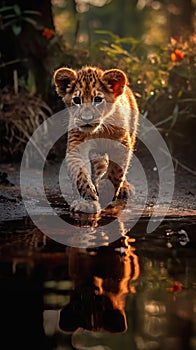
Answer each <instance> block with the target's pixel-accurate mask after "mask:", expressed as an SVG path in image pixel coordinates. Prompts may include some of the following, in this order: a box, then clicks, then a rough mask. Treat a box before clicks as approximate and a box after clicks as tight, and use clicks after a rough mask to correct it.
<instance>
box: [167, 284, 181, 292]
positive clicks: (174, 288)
mask: <svg viewBox="0 0 196 350" xmlns="http://www.w3.org/2000/svg"><path fill="white" fill-rule="evenodd" d="M181 290H182V285H181V283H179V282H174V283H173V285H172V286H171V287H170V288H167V291H168V292H170V293H175V292H180V291H181Z"/></svg>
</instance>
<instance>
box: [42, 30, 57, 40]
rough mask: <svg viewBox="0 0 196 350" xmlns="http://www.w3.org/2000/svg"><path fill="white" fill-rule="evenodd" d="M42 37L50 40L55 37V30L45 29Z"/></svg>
mask: <svg viewBox="0 0 196 350" xmlns="http://www.w3.org/2000/svg"><path fill="white" fill-rule="evenodd" d="M42 36H44V37H45V38H46V39H47V40H50V39H51V38H52V37H53V36H54V30H52V29H50V28H44V30H43V31H42Z"/></svg>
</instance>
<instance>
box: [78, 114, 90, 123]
mask: <svg viewBox="0 0 196 350" xmlns="http://www.w3.org/2000/svg"><path fill="white" fill-rule="evenodd" d="M81 119H82V121H83V122H85V123H89V122H91V121H92V120H93V115H92V114H82V116H81Z"/></svg>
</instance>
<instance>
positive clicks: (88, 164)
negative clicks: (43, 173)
mask: <svg viewBox="0 0 196 350" xmlns="http://www.w3.org/2000/svg"><path fill="white" fill-rule="evenodd" d="M54 83H55V86H56V91H57V93H58V94H59V95H60V96H61V97H62V99H63V101H64V103H65V106H66V107H70V108H69V114H70V121H69V132H68V146H67V151H66V163H67V170H68V174H69V176H70V179H71V181H72V185H73V188H74V190H75V192H77V194H79V198H78V199H76V200H74V202H73V203H72V205H71V210H73V211H77V212H90V213H96V212H99V211H100V210H101V207H100V204H99V182H100V181H101V180H102V179H108V180H110V181H111V183H112V184H113V186H114V196H113V198H112V201H113V203H114V204H115V201H117V200H126V199H127V197H128V195H129V193H130V190H131V186H130V185H129V183H128V181H127V180H126V173H127V170H128V166H129V164H130V161H131V158H132V154H133V150H134V145H135V140H136V132H137V125H138V114H139V113H138V106H137V102H136V99H135V97H134V94H133V92H132V90H131V89H130V87H129V82H128V79H127V76H126V74H125V73H124V72H123V71H121V70H119V69H110V70H106V71H103V70H101V69H99V68H98V67H91V66H89V67H88V66H87V67H82V69H81V70H79V71H75V70H73V69H69V68H64V67H63V68H59V69H57V70H56V71H55V73H54Z"/></svg>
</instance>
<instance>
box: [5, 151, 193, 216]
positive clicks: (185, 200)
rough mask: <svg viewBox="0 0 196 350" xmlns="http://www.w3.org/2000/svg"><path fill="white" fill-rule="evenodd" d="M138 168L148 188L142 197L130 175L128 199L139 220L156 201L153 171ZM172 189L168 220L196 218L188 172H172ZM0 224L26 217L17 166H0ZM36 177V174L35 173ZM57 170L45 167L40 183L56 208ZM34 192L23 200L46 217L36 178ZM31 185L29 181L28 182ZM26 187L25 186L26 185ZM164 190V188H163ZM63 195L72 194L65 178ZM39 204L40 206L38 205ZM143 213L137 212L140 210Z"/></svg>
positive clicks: (146, 161)
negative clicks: (132, 193)
mask: <svg viewBox="0 0 196 350" xmlns="http://www.w3.org/2000/svg"><path fill="white" fill-rule="evenodd" d="M142 161H143V163H142V166H143V168H144V171H145V176H146V181H147V184H148V193H147V194H146V187H145V184H144V183H143V179H140V178H138V177H137V174H133V178H131V182H132V183H133V184H134V186H135V189H136V193H135V195H134V196H133V198H132V199H131V202H132V204H131V213H132V215H134V214H138V211H139V212H140V213H141V215H142V216H150V215H151V213H152V211H153V208H154V206H155V204H156V200H157V191H158V186H159V185H158V178H157V171H156V168H155V167H154V164H153V162H152V161H151V160H149V159H145V157H144V158H143V159H142ZM174 171H175V172H174V176H175V187H174V193H173V198H172V201H171V204H170V207H169V210H168V211H167V213H166V216H169V217H179V218H180V217H187V216H195V215H196V181H195V179H196V176H195V174H194V172H190V171H189V170H188V169H185V168H183V167H181V166H179V165H178V167H177V168H176V169H174ZM0 174H1V178H0V180H1V181H0V220H1V221H5V220H13V219H19V218H21V217H25V216H27V215H28V214H27V212H26V209H25V206H24V203H23V199H22V197H21V192H20V164H13V163H12V164H10V163H6V164H5V163H4V164H0ZM35 174H36V171H35ZM58 176H59V166H58V165H57V163H49V164H48V166H47V167H46V170H45V171H44V183H45V189H46V193H47V195H48V196H49V197H50V198H53V200H54V201H55V203H56V204H57V206H58V204H59V203H58V201H59V199H60V198H61V197H62V196H61V193H60V192H59V186H58ZM34 182H35V183H34V189H32V188H31V185H30V186H29V188H28V189H27V193H28V194H27V196H29V200H30V201H31V203H32V207H34V209H35V211H37V212H38V213H39V214H40V213H41V214H46V213H47V212H45V208H44V207H42V206H41V204H40V203H41V202H40V200H39V186H38V185H37V184H36V176H35V181H34ZM31 183H32V178H31ZM27 186H28V185H27ZM165 187H166V188H167V186H165ZM64 191H65V192H66V193H67V195H68V197H69V198H71V196H72V192H71V191H72V190H71V185H70V181H69V179H68V178H65V186H64ZM39 202H40V203H39ZM143 206H144V209H143V210H141V208H143ZM163 209H164V205H163V206H162V205H160V206H159V211H158V212H159V213H158V214H160V215H162V212H163ZM61 210H65V206H61ZM66 210H67V208H66Z"/></svg>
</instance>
